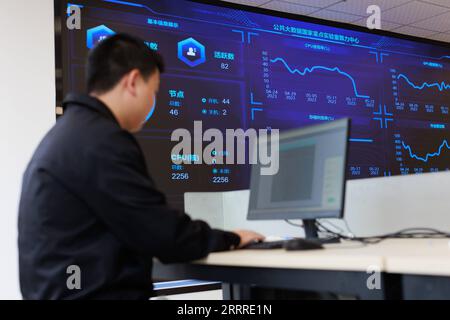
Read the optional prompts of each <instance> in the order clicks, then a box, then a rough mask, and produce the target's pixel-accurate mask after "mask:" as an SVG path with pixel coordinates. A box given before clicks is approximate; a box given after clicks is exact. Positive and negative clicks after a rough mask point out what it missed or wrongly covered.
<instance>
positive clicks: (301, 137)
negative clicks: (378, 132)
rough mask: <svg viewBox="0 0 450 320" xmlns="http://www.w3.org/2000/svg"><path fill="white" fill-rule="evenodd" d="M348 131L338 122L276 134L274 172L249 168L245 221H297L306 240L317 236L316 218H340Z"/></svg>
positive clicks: (257, 166)
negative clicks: (300, 222) (303, 231)
mask: <svg viewBox="0 0 450 320" xmlns="http://www.w3.org/2000/svg"><path fill="white" fill-rule="evenodd" d="M349 127H350V120H349V119H341V120H336V121H332V122H327V123H325V124H320V125H315V126H308V127H303V128H301V129H295V130H290V131H285V132H284V133H282V134H280V139H279V170H278V172H277V173H276V174H275V175H261V172H260V169H261V164H255V165H253V166H252V170H251V180H250V202H249V210H248V216H247V219H248V220H278V219H302V220H303V223H304V227H305V234H306V237H307V238H317V229H316V223H315V220H316V219H319V218H342V217H343V212H344V196H345V170H346V162H347V145H348V139H349V136H348V133H349ZM258 143H259V144H262V143H267V141H261V140H260V141H259V142H258ZM259 147H260V145H258V148H259Z"/></svg>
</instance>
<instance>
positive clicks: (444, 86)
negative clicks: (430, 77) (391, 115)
mask: <svg viewBox="0 0 450 320" xmlns="http://www.w3.org/2000/svg"><path fill="white" fill-rule="evenodd" d="M400 78H402V79H405V81H406V82H407V83H408V84H409V85H410V86H411V87H413V88H414V89H418V90H423V89H424V88H432V87H437V88H438V89H439V91H444V90H448V89H450V84H447V83H445V81H442V82H441V83H439V82H433V83H428V82H424V83H422V84H421V85H420V86H418V85H416V84H414V82H412V81H411V80H409V78H408V77H407V76H406V75H404V74H403V73H401V74H399V75H398V76H397V79H400Z"/></svg>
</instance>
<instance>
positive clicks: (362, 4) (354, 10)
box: [222, 0, 450, 42]
mask: <svg viewBox="0 0 450 320" xmlns="http://www.w3.org/2000/svg"><path fill="white" fill-rule="evenodd" d="M222 1H227V2H233V3H240V4H245V5H250V6H255V7H262V8H266V9H272V10H277V11H284V12H289V13H296V14H302V15H306V16H311V17H317V18H322V19H327V20H335V21H340V22H347V23H352V24H355V25H360V26H366V20H367V16H368V14H366V9H367V7H368V6H369V5H371V4H376V5H379V6H380V8H381V28H382V29H383V30H388V31H393V32H397V33H403V34H409V35H414V36H418V37H425V38H429V39H435V40H440V41H446V42H450V0H222Z"/></svg>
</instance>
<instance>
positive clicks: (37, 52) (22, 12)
mask: <svg viewBox="0 0 450 320" xmlns="http://www.w3.org/2000/svg"><path fill="white" fill-rule="evenodd" d="M53 20H54V17H53V0H0V209H1V211H0V299H20V298H21V294H20V289H19V278H18V255H17V209H18V201H19V195H20V186H21V177H22V173H23V171H24V168H25V167H26V164H27V162H28V160H29V158H30V156H31V154H32V153H33V150H34V149H35V148H36V146H37V143H38V142H39V141H40V139H41V138H42V136H43V135H44V134H45V132H46V131H47V130H48V129H49V128H50V127H51V126H52V124H53V123H54V122H55V111H54V110H55V108H54V104H55V70H54V69H55V67H54V65H55V64H54V30H53Z"/></svg>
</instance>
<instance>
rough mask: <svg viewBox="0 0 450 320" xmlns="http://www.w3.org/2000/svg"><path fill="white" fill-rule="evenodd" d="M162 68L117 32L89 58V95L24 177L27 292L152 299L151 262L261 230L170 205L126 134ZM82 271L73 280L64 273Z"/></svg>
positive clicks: (70, 103)
mask: <svg viewBox="0 0 450 320" xmlns="http://www.w3.org/2000/svg"><path fill="white" fill-rule="evenodd" d="M162 71H163V63H162V60H161V58H160V56H159V55H158V54H157V53H155V52H153V51H151V50H150V49H149V48H148V47H147V46H146V45H145V44H144V42H143V41H142V40H140V39H137V38H134V37H131V36H128V35H123V34H121V35H115V36H112V37H110V38H108V39H106V40H103V41H102V42H100V43H99V44H98V45H97V47H96V48H94V49H93V50H92V51H91V52H90V54H89V59H88V64H87V88H88V93H89V94H88V95H69V96H68V97H67V98H66V100H65V102H64V106H65V112H64V115H63V116H62V117H61V118H60V119H59V120H58V121H57V123H56V124H55V126H54V127H53V128H52V129H51V130H50V132H49V133H48V134H47V135H46V136H45V138H44V139H43V141H42V142H41V144H40V145H39V147H38V148H37V150H36V152H35V154H34V155H33V157H32V159H31V161H30V163H29V165H28V168H27V169H26V172H25V174H24V178H23V187H22V196H21V201H20V209H19V264H20V284H21V290H22V294H23V297H24V298H25V299H80V298H83V299H148V298H149V297H150V296H151V295H152V281H151V270H152V259H153V257H157V258H158V259H160V260H161V261H162V262H165V263H169V262H183V261H189V260H193V259H198V258H202V257H205V256H207V255H208V253H210V252H212V251H220V250H229V249H232V248H236V247H239V246H243V245H245V244H247V243H249V242H251V241H255V240H260V239H261V238H262V236H260V235H258V234H256V233H253V232H250V231H236V232H225V231H220V230H214V229H211V228H210V227H209V226H208V224H206V223H205V222H203V221H192V220H191V219H190V218H189V216H188V215H186V214H185V213H183V212H179V211H177V210H174V209H171V208H170V207H169V206H168V205H167V203H166V200H165V197H164V195H163V194H162V193H160V192H159V191H158V190H156V188H155V185H154V182H153V180H152V179H151V177H150V176H149V175H148V173H147V168H146V164H145V161H144V157H143V154H142V152H141V150H140V148H139V146H138V144H137V142H136V140H135V138H134V137H133V135H132V133H134V132H136V131H138V130H139V129H140V128H141V126H142V124H143V123H144V120H145V118H146V116H147V114H149V112H150V111H151V109H152V108H153V107H154V101H155V100H154V99H155V94H156V92H157V90H158V87H159V75H160V72H162ZM72 272H74V273H76V272H78V276H79V284H78V286H76V285H75V287H73V286H71V285H70V281H68V278H69V277H70V276H71V274H72Z"/></svg>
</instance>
